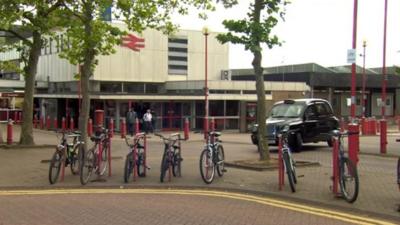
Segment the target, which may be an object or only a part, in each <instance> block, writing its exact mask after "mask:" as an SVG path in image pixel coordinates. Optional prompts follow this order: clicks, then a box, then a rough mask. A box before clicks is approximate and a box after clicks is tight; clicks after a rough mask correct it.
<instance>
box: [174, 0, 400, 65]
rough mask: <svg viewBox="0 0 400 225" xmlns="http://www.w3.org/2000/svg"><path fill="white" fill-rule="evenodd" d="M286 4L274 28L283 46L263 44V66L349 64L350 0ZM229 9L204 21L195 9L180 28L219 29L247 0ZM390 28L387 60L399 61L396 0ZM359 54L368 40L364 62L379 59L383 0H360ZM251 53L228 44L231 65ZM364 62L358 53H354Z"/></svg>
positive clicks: (306, 0) (300, 0)
mask: <svg viewBox="0 0 400 225" xmlns="http://www.w3.org/2000/svg"><path fill="white" fill-rule="evenodd" d="M291 1H292V3H291V4H290V5H288V6H287V8H286V17H285V18H286V21H284V22H281V23H280V24H278V26H277V27H276V28H275V33H276V34H277V35H278V36H279V37H280V39H281V40H282V41H284V43H283V45H282V46H281V47H274V48H273V49H272V50H269V49H266V48H265V49H264V51H263V66H264V67H268V66H276V65H288V64H299V63H311V62H315V63H318V64H320V65H322V66H338V65H346V64H347V62H346V61H347V58H346V57H347V49H350V48H351V47H352V29H353V28H352V27H353V4H354V1H353V0H291ZM239 2H240V5H239V6H236V7H234V8H232V9H224V8H223V7H218V9H217V11H216V12H213V13H211V14H209V19H208V20H207V21H202V20H200V19H197V17H196V16H195V13H193V14H192V16H190V17H185V18H184V19H182V18H179V19H177V22H178V23H180V25H181V28H186V29H199V30H200V29H202V27H204V26H207V27H209V28H210V29H211V30H213V31H218V32H222V31H224V28H223V26H222V24H221V22H222V21H223V20H224V19H236V18H242V17H244V16H245V15H246V13H247V11H248V4H249V0H239ZM388 3H389V4H388V5H389V6H388V28H387V50H386V51H387V55H386V57H387V58H386V66H392V65H394V64H396V65H400V52H399V51H400V13H399V12H400V1H399V0H388ZM358 4H359V7H358V29H357V54H360V53H362V42H363V40H364V39H365V40H366V41H367V48H366V51H367V52H366V66H367V67H382V65H383V19H384V0H358ZM251 60H252V55H251V54H250V53H248V52H245V51H244V48H243V46H237V45H236V46H233V45H231V47H230V60H229V61H230V62H229V67H230V68H231V69H234V68H250V67H251ZM357 64H359V65H362V57H361V56H358V57H357Z"/></svg>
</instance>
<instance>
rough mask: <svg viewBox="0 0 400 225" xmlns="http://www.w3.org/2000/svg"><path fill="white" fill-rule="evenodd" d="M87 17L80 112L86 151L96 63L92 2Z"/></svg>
mask: <svg viewBox="0 0 400 225" xmlns="http://www.w3.org/2000/svg"><path fill="white" fill-rule="evenodd" d="M84 7H85V9H84V11H85V17H86V20H85V21H84V26H85V36H86V37H87V38H86V40H88V41H89V42H90V43H86V44H85V46H87V47H86V49H85V50H84V60H83V65H82V72H81V73H82V74H81V76H80V79H81V82H80V83H81V93H82V105H81V107H82V108H81V111H80V112H79V130H80V131H81V134H82V140H85V144H84V149H85V152H86V149H87V141H88V134H87V125H88V120H89V110H90V90H89V86H90V85H89V83H90V80H89V78H90V77H91V76H92V69H91V67H92V65H93V63H94V57H95V53H94V47H95V46H94V43H93V41H90V40H92V38H90V37H91V35H92V29H93V28H92V20H93V17H92V15H91V13H92V10H91V9H92V7H91V5H90V3H86V4H85V6H84Z"/></svg>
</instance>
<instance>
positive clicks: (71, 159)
mask: <svg viewBox="0 0 400 225" xmlns="http://www.w3.org/2000/svg"><path fill="white" fill-rule="evenodd" d="M56 133H61V138H60V143H59V144H58V145H57V147H56V151H55V152H54V153H53V156H52V157H51V160H50V166H49V182H50V184H55V183H56V182H57V180H58V177H59V175H60V169H61V166H65V167H66V166H68V165H69V167H70V168H71V173H72V174H73V175H76V174H78V173H79V162H80V161H81V154H82V150H81V145H82V144H83V142H82V141H81V139H80V138H81V134H80V132H78V131H74V132H72V133H69V132H68V131H56ZM68 138H73V141H72V143H68Z"/></svg>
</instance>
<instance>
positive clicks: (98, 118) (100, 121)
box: [94, 109, 104, 127]
mask: <svg viewBox="0 0 400 225" xmlns="http://www.w3.org/2000/svg"><path fill="white" fill-rule="evenodd" d="M94 115H95V117H94V122H95V125H96V126H98V127H103V125H104V110H101V109H98V110H96V111H95V112H94Z"/></svg>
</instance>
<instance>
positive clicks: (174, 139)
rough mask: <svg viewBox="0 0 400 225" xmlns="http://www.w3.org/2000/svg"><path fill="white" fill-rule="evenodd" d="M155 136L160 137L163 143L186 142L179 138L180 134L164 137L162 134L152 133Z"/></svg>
mask: <svg viewBox="0 0 400 225" xmlns="http://www.w3.org/2000/svg"><path fill="white" fill-rule="evenodd" d="M154 135H155V136H157V137H160V138H161V139H163V140H164V141H178V140H179V141H186V139H184V138H181V134H180V133H173V134H171V135H170V136H169V137H165V136H164V135H162V134H159V133H154ZM173 137H177V138H173Z"/></svg>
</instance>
